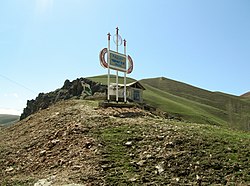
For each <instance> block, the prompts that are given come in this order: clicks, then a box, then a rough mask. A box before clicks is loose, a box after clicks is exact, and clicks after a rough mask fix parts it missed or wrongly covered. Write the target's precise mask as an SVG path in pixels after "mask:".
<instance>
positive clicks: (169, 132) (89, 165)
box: [0, 100, 250, 186]
mask: <svg viewBox="0 0 250 186" xmlns="http://www.w3.org/2000/svg"><path fill="white" fill-rule="evenodd" d="M97 105H98V102H97V101H86V100H67V101H61V102H58V103H56V104H55V105H53V106H50V107H49V109H44V110H40V111H38V112H37V113H35V114H34V115H31V116H29V117H28V118H26V119H24V120H22V121H20V122H19V123H18V125H13V126H11V127H10V128H5V129H2V130H0V162H1V163H0V183H1V185H3V186H5V185H6V186H7V185H27V186H28V185H34V184H35V183H38V182H39V180H41V179H43V183H44V182H47V183H48V182H49V183H51V184H47V185H66V184H72V185H73V183H74V184H82V185H138V186H139V185H249V184H250V175H249V172H250V167H249V164H250V159H249V155H250V154H249V153H250V146H249V143H250V134H249V132H243V131H236V130H230V129H226V128H225V127H219V126H212V125H207V124H202V125H201V124H195V123H188V124H187V123H186V122H179V121H174V120H167V119H164V118H161V117H159V116H156V115H153V114H151V113H149V112H146V111H144V110H141V109H139V108H131V109H128V108H123V109H121V108H106V109H104V108H98V107H97ZM27 162H28V163H27ZM36 185H39V184H36Z"/></svg>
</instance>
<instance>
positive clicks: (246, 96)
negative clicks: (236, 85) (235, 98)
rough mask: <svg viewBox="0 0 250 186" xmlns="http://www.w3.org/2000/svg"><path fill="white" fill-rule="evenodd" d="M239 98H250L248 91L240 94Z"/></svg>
mask: <svg viewBox="0 0 250 186" xmlns="http://www.w3.org/2000/svg"><path fill="white" fill-rule="evenodd" d="M241 97H245V98H250V91H249V92H247V93H245V94H242V95H241Z"/></svg>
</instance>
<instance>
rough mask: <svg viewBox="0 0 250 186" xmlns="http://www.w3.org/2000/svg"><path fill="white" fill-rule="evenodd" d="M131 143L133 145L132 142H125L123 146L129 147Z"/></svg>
mask: <svg viewBox="0 0 250 186" xmlns="http://www.w3.org/2000/svg"><path fill="white" fill-rule="evenodd" d="M132 143H133V142H132V141H128V142H126V143H125V144H124V145H125V146H127V147H131V146H132Z"/></svg>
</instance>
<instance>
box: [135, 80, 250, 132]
mask: <svg viewBox="0 0 250 186" xmlns="http://www.w3.org/2000/svg"><path fill="white" fill-rule="evenodd" d="M140 82H141V83H142V84H143V85H144V86H145V87H146V89H147V90H146V91H144V95H145V97H144V98H145V100H146V101H147V102H149V103H151V104H152V105H155V106H157V107H160V108H161V109H162V110H164V111H166V112H170V113H173V112H175V113H179V114H181V115H182V116H183V117H184V118H185V119H188V120H190V121H194V122H202V123H204V122H205V123H212V124H218V123H220V124H221V125H228V126H230V127H232V128H238V129H243V130H250V102H249V100H247V99H244V98H242V97H239V96H233V95H229V94H224V93H221V92H211V91H207V90H203V89H200V88H197V87H194V86H191V85H188V84H185V83H181V82H177V81H174V80H170V79H167V78H152V79H144V80H141V81H140Z"/></svg>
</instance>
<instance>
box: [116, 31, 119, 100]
mask: <svg viewBox="0 0 250 186" xmlns="http://www.w3.org/2000/svg"><path fill="white" fill-rule="evenodd" d="M118 31H119V28H118V27H117V28H116V52H118ZM116 102H117V103H118V70H116Z"/></svg>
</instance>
